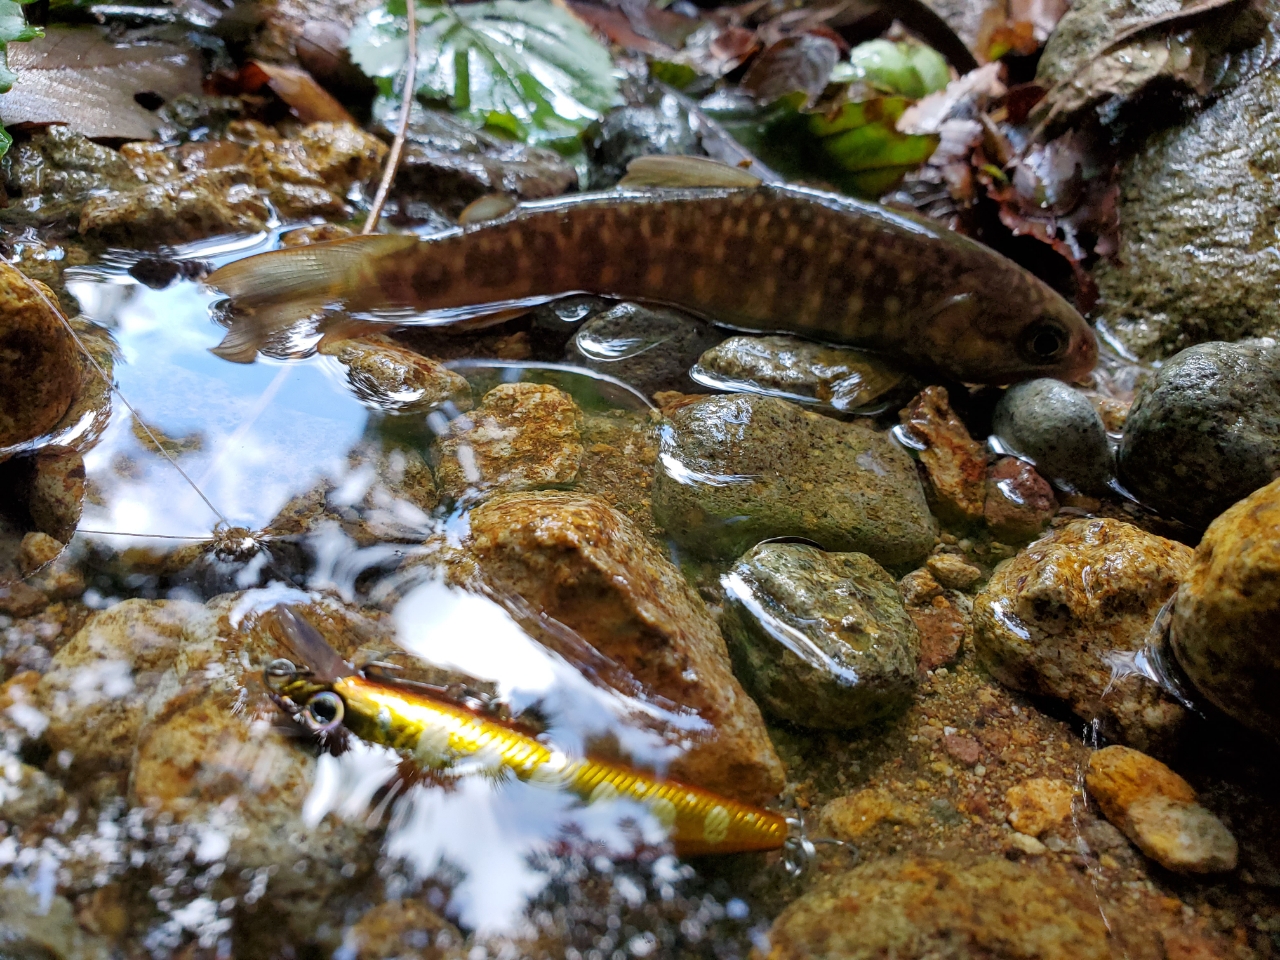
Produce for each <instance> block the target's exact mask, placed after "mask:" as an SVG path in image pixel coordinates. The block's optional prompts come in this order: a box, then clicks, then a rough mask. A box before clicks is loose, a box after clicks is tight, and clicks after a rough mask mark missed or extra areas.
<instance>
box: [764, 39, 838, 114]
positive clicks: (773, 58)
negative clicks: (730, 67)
mask: <svg viewBox="0 0 1280 960" xmlns="http://www.w3.org/2000/svg"><path fill="white" fill-rule="evenodd" d="M839 59H840V47H839V46H838V45H837V44H836V43H835V41H833V40H830V39H828V38H827V37H823V36H816V35H814V34H811V33H802V34H799V35H798V36H794V37H785V38H784V39H782V40H779V41H778V42H777V43H775V44H773V46H771V47H769V48H768V49H767V50H765V51H764V52H763V53H762V54H760V56H758V57H756V58H755V60H753V61H752V63H751V69H749V70H748V71H747V75H746V76H745V77H743V78H742V89H744V90H746V91H747V92H748V93H750V94H751V95H752V96H753V97H755V98H756V100H757V101H759V102H760V103H773V102H774V101H775V100H778V99H780V98H782V97H785V96H787V95H788V94H791V93H803V94H804V96H805V103H804V105H805V106H806V107H810V106H813V103H814V101H815V100H817V99H818V96H819V95H820V94H821V93H822V91H823V90H825V89H826V86H827V79H828V78H829V77H830V76H831V70H832V68H833V67H835V65H836V62H837V61H838V60H839Z"/></svg>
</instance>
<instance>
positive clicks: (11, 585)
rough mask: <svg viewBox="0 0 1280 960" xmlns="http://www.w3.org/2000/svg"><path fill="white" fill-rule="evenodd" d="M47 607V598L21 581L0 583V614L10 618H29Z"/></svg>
mask: <svg viewBox="0 0 1280 960" xmlns="http://www.w3.org/2000/svg"><path fill="white" fill-rule="evenodd" d="M48 605H49V598H48V597H46V596H45V595H44V594H43V593H41V592H40V591H39V590H37V589H36V588H35V587H33V586H31V585H30V584H28V583H24V582H23V581H21V580H10V581H8V582H2V583H0V613H3V614H6V615H8V616H10V617H29V616H31V615H32V614H33V613H39V612H40V611H41V610H43V609H44V608H45V607H47V606H48Z"/></svg>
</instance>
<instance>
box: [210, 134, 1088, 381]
mask: <svg viewBox="0 0 1280 960" xmlns="http://www.w3.org/2000/svg"><path fill="white" fill-rule="evenodd" d="M650 159H651V160H652V159H655V158H650ZM660 159H662V160H665V161H673V160H685V161H687V159H688V158H670V157H668V158H660ZM668 165H669V164H668ZM633 166H634V164H633ZM649 166H652V164H649ZM686 166H687V164H686ZM702 166H703V167H709V168H715V167H717V166H718V165H716V164H707V163H704V164H703V165H702ZM692 176H693V179H695V180H702V181H703V182H705V183H707V184H709V185H707V186H685V187H682V188H678V189H670V188H656V189H655V188H652V187H650V186H648V185H646V187H645V189H641V190H636V189H631V188H626V189H622V190H615V191H607V192H602V193H583V194H577V195H572V196H567V197H558V198H555V199H552V200H540V201H536V202H531V203H522V204H520V205H518V206H517V207H515V208H514V209H513V210H512V211H511V212H509V213H507V214H506V215H504V216H499V217H498V218H496V219H492V220H482V221H481V222H476V223H470V224H467V225H465V226H463V227H459V228H457V229H454V230H449V231H446V232H443V233H440V234H436V235H433V236H430V237H424V238H419V237H416V236H412V235H409V236H400V235H393V234H382V235H370V236H365V237H352V238H348V239H344V240H335V241H330V242H328V243H318V244H314V245H312V246H306V247H291V248H287V249H282V250H276V251H273V252H270V253H263V254H259V255H257V256H253V257H247V258H245V259H243V260H238V261H236V262H234V263H230V264H228V265H227V266H224V267H222V268H221V269H219V270H218V271H216V272H215V273H213V274H212V275H210V276H209V278H208V281H207V282H208V283H209V285H210V286H212V287H215V288H217V289H219V290H221V291H222V292H223V293H225V294H227V295H228V296H229V297H231V298H232V304H231V308H232V314H233V316H234V315H240V316H243V317H245V318H246V321H245V322H246V323H253V324H258V325H266V326H271V325H287V324H288V323H290V322H294V321H296V320H297V319H299V318H302V317H308V316H313V315H316V314H317V313H321V314H322V313H324V312H325V311H327V310H331V309H333V308H335V307H336V308H340V309H342V310H345V311H346V312H347V313H348V314H354V315H359V314H362V313H363V314H372V315H375V316H380V317H382V318H383V319H386V320H388V321H389V322H396V319H397V317H404V318H406V320H407V321H408V322H417V321H414V320H413V319H412V318H413V317H414V316H415V315H420V314H427V313H431V312H433V311H436V312H444V313H449V312H450V311H458V310H463V309H465V308H469V307H476V306H477V305H484V304H487V305H490V306H489V307H486V308H485V309H486V310H488V311H489V312H492V310H493V309H496V308H497V307H500V306H502V305H504V304H505V305H511V304H525V305H527V304H529V303H532V302H540V301H544V300H546V299H549V298H552V297H555V296H559V295H563V294H568V293H575V292H587V293H595V294H600V295H603V296H617V297H623V298H626V299H632V300H647V301H653V302H663V303H669V304H672V305H674V306H677V307H680V308H682V309H685V310H688V311H691V312H693V313H697V314H700V315H702V316H705V317H708V318H710V319H711V320H713V321H715V322H717V323H720V324H723V325H725V326H728V327H732V328H735V329H741V330H751V331H759V332H771V333H794V334H799V335H800V336H805V337H809V338H811V339H814V340H820V341H826V342H831V343H838V344H847V345H850V346H858V347H864V348H867V349H870V350H880V351H884V352H886V353H888V354H891V355H893V356H895V357H898V358H902V359H905V360H907V361H909V362H914V363H917V364H921V365H924V366H926V367H930V368H933V369H936V370H940V371H943V372H946V373H949V374H951V375H953V376H955V377H956V378H958V379H960V380H963V381H965V382H969V383H994V384H1001V383H1014V382H1017V381H1019V380H1026V379H1031V378H1033V377H1060V378H1062V379H1065V380H1072V379H1076V378H1079V377H1081V376H1083V375H1084V374H1085V373H1087V372H1088V371H1089V370H1090V369H1092V368H1093V365H1094V362H1095V360H1096V358H1097V342H1096V340H1095V338H1094V334H1093V331H1092V330H1091V329H1090V328H1089V325H1088V324H1087V323H1086V322H1085V321H1084V319H1083V318H1082V317H1081V316H1080V314H1079V313H1077V312H1076V310H1075V309H1074V308H1073V307H1072V306H1071V305H1070V304H1069V303H1067V301H1066V300H1064V299H1063V298H1062V297H1061V296H1059V295H1058V294H1057V293H1056V292H1055V291H1053V290H1052V289H1050V288H1049V287H1048V286H1047V285H1046V284H1044V283H1043V282H1041V281H1040V280H1039V279H1037V278H1036V277H1034V276H1032V275H1031V274H1030V273H1028V272H1027V271H1026V270H1024V269H1022V268H1021V267H1019V266H1018V265H1017V264H1015V263H1013V262H1012V261H1010V260H1007V259H1006V258H1004V257H1002V256H1001V255H1000V254H998V253H996V252H995V251H994V250H992V249H991V248H989V247H986V246H983V245H982V244H980V243H977V242H976V241H973V240H970V239H969V238H968V237H964V236H961V235H960V234H957V233H955V232H953V231H951V230H948V229H946V228H945V227H941V226H939V225H937V224H936V223H932V222H930V221H928V220H926V219H924V218H921V217H914V216H911V215H909V214H905V213H899V212H897V211H893V210H889V209H886V208H885V207H880V206H877V205H875V204H871V203H864V202H862V201H859V200H854V199H852V198H849V197H843V196H839V195H837V194H832V193H824V192H822V191H818V190H811V189H807V188H804V187H794V186H777V185H757V186H748V185H747V183H749V182H750V180H751V179H753V178H749V175H745V174H743V172H742V171H736V170H733V169H732V168H721V169H718V170H716V169H711V170H709V171H708V170H703V169H700V170H698V171H694V173H693V174H692ZM744 177H748V179H747V180H746V181H745V182H744V179H743V178H744ZM632 182H634V181H632ZM461 317H462V315H461V314H457V315H455V316H454V317H453V318H452V319H449V320H448V321H447V322H449V323H458V322H462V320H461ZM258 335H259V336H260V337H261V335H262V333H261V331H260V332H259V334H258Z"/></svg>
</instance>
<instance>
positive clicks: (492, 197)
mask: <svg viewBox="0 0 1280 960" xmlns="http://www.w3.org/2000/svg"><path fill="white" fill-rule="evenodd" d="M517 206H518V204H517V203H516V201H515V200H513V199H512V198H511V197H508V196H507V195H506V194H505V193H486V194H485V195H484V196H483V197H481V198H480V199H479V200H472V201H471V202H470V203H468V204H467V205H466V206H465V207H463V208H462V212H461V213H460V214H458V226H460V227H465V226H467V225H468V224H472V223H484V222H485V221H486V220H497V219H498V218H499V217H505V216H506V215H507V214H508V213H510V212H511V211H512V210H514V209H515V208H516V207H517Z"/></svg>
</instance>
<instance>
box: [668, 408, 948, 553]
mask: <svg viewBox="0 0 1280 960" xmlns="http://www.w3.org/2000/svg"><path fill="white" fill-rule="evenodd" d="M659 463H660V467H661V469H659V471H658V473H657V475H656V476H655V478H654V484H653V514H654V519H655V520H657V521H658V523H659V524H660V525H661V526H663V527H665V528H666V530H667V532H668V533H669V534H670V535H671V536H672V537H673V538H674V539H675V540H676V542H677V543H679V544H680V545H681V546H683V547H685V548H686V549H689V550H691V551H693V552H695V553H697V554H700V555H703V556H712V557H732V556H738V555H740V554H742V553H743V552H745V551H746V550H747V549H749V548H750V547H752V546H754V545H755V544H757V543H759V542H760V541H761V540H765V539H768V538H771V537H784V536H799V537H806V538H808V539H810V540H813V541H815V542H817V543H820V544H822V545H823V547H825V548H826V549H828V550H832V551H840V552H857V553H865V554H867V555H868V556H870V557H871V558H872V559H874V560H876V561H877V562H879V563H883V564H886V565H898V564H906V563H911V562H912V561H913V560H917V559H919V558H920V557H922V556H923V555H924V554H925V553H926V552H927V551H928V550H929V548H930V547H932V546H933V539H934V533H933V521H932V518H931V517H930V515H929V511H928V507H927V505H926V503H925V498H924V491H923V490H922V489H921V487H920V481H919V479H918V478H917V476H916V469H915V463H914V462H913V461H912V460H911V458H910V457H909V456H908V455H907V453H906V451H904V450H903V449H902V448H901V447H899V446H898V445H897V444H896V443H893V442H892V441H890V440H889V439H888V438H886V437H885V436H884V435H883V434H880V433H877V432H876V431H875V430H874V429H873V428H871V427H870V426H867V425H866V424H864V423H860V422H855V423H841V422H839V421H837V420H833V419H831V418H830V417H824V416H821V415H819V414H816V413H809V412H808V411H805V410H803V409H801V408H800V407H798V406H797V405H795V404H793V403H788V402H787V401H785V400H779V399H776V398H774V397H761V396H753V395H750V394H741V395H737V396H720V397H708V398H706V399H703V400H698V401H696V402H693V403H689V404H686V405H683V406H680V407H678V408H676V409H672V410H670V412H669V416H668V420H667V423H666V424H664V426H663V429H662V435H661V443H660V447H659Z"/></svg>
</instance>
